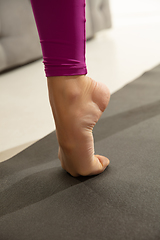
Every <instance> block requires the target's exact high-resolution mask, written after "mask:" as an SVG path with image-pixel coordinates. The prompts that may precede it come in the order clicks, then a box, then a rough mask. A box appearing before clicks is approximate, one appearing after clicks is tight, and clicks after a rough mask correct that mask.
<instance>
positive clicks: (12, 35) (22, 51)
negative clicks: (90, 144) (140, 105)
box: [0, 0, 160, 161]
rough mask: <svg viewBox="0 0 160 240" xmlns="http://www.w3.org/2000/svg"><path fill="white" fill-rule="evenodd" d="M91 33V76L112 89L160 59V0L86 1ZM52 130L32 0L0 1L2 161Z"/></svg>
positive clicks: (88, 47)
mask: <svg viewBox="0 0 160 240" xmlns="http://www.w3.org/2000/svg"><path fill="white" fill-rule="evenodd" d="M86 38H87V42H86V62H87V67H88V74H87V75H89V76H90V77H92V78H93V79H95V80H96V81H100V82H104V83H105V84H106V85H107V86H108V87H109V89H110V91H111V93H112V94H113V93H114V92H116V91H117V90H119V89H120V88H122V87H123V86H124V85H125V84H127V83H129V82H131V81H133V80H134V79H135V78H137V77H138V76H140V75H141V74H143V73H144V72H145V71H148V70H150V69H151V68H153V67H155V66H156V65H158V64H160V0H110V1H108V0H86ZM111 100H112V98H111ZM53 130H55V125H54V120H53V117H52V112H51V109H50V105H49V101H48V92H47V84H46V77H45V73H44V67H43V63H42V53H41V48H40V43H39V38H38V34H37V29H36V26H35V21H34V18H33V13H32V9H31V5H30V1H29V0H0V161H4V160H7V159H8V158H10V157H12V156H14V155H15V154H17V153H18V152H20V151H22V150H23V149H25V148H26V147H28V146H30V145H31V144H33V143H34V142H36V141H37V140H39V139H41V138H42V137H44V136H46V135H47V134H49V133H50V132H52V131H53Z"/></svg>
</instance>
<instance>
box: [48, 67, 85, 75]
mask: <svg viewBox="0 0 160 240" xmlns="http://www.w3.org/2000/svg"><path fill="white" fill-rule="evenodd" d="M45 73H46V77H54V76H76V75H86V74H87V73H88V71H87V68H86V67H84V68H77V69H74V71H73V69H68V68H61V69H48V70H47V69H45Z"/></svg>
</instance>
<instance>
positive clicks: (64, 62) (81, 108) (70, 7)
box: [31, 0, 110, 176]
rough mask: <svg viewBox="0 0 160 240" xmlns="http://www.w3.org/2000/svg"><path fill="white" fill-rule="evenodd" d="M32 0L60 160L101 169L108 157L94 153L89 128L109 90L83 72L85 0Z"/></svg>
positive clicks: (90, 171)
mask: <svg viewBox="0 0 160 240" xmlns="http://www.w3.org/2000/svg"><path fill="white" fill-rule="evenodd" d="M31 2H32V8H33V11H34V16H35V20H36V23H37V28H38V32H39V36H40V42H41V46H42V52H43V58H44V65H45V72H46V76H47V82H48V92H49V100H50V104H51V108H52V112H53V116H54V119H55V124H56V134H57V139H58V142H59V152H58V157H59V159H60V161H61V165H62V167H63V168H64V169H65V170H66V171H67V172H69V173H70V174H71V175H72V176H79V175H84V176H85V175H95V174H99V173H101V172H103V171H104V170H105V168H106V167H107V166H108V164H109V160H108V159H107V158H106V157H103V156H100V155H94V142H93V135H92V130H93V127H94V125H95V124H96V123H97V121H98V119H99V118H100V116H101V115H102V113H103V111H104V110H105V108H106V107H107V105H108V103H109V99H110V93H109V90H108V88H107V87H106V86H105V85H104V84H102V83H98V82H96V81H94V80H93V79H91V78H89V77H87V76H86V73H87V69H86V64H85V43H86V39H85V0H68V1H67V0H58V1H53V0H39V1H38V0H31ZM53 12H54V14H53Z"/></svg>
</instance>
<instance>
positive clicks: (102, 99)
mask: <svg viewBox="0 0 160 240" xmlns="http://www.w3.org/2000/svg"><path fill="white" fill-rule="evenodd" d="M109 100H110V91H109V89H108V87H107V86H106V85H105V84H104V83H101V82H97V85H96V87H95V89H94V93H93V101H94V102H96V103H97V105H98V106H99V108H100V110H101V111H102V112H104V110H105V109H106V107H107V106H108V103H109Z"/></svg>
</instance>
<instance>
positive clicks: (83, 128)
mask: <svg viewBox="0 0 160 240" xmlns="http://www.w3.org/2000/svg"><path fill="white" fill-rule="evenodd" d="M47 81H48V92H49V100H50V105H51V108H52V113H53V116H54V119H55V125H56V134H57V139H58V142H59V152H58V157H59V159H60V161H61V166H62V168H63V169H65V170H66V171H67V172H68V173H70V174H71V175H72V176H74V177H77V176H79V175H83V176H87V175H96V174H99V173H101V172H103V171H104V170H105V168H106V167H107V166H108V164H109V159H108V158H106V157H104V156H101V155H94V141H93V134H92V130H93V127H94V126H95V124H96V123H97V122H98V120H99V118H100V117H101V115H102V113H103V111H104V110H105V109H106V107H107V105H108V103H109V99H110V92H109V90H108V88H107V86H106V85H105V84H103V83H99V82H96V81H95V80H93V79H91V78H89V77H87V76H86V75H78V76H58V77H48V78H47Z"/></svg>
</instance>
